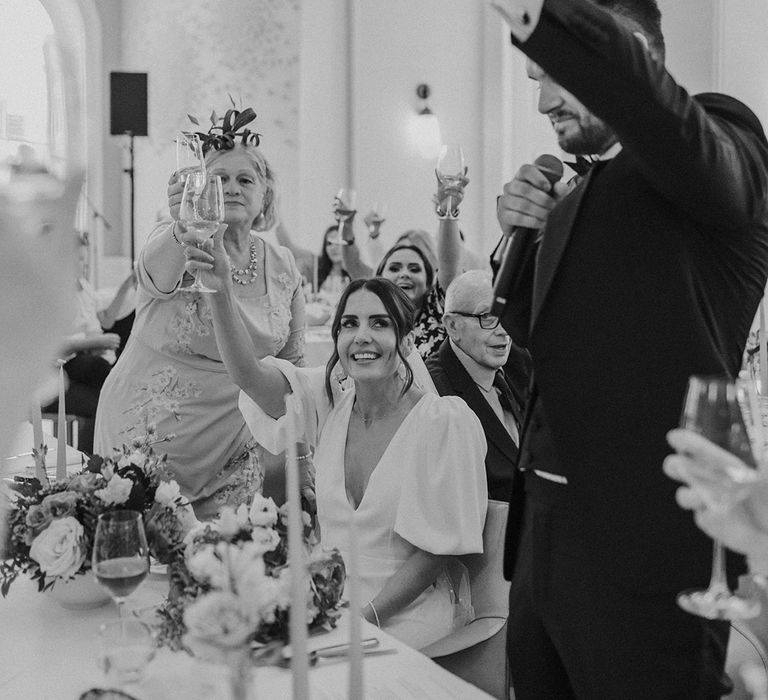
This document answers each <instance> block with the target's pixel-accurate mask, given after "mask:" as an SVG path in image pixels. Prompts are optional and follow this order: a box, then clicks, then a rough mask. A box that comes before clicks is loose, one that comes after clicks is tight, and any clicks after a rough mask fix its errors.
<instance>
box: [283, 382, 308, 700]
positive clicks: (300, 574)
mask: <svg viewBox="0 0 768 700" xmlns="http://www.w3.org/2000/svg"><path fill="white" fill-rule="evenodd" d="M297 413H298V411H297V404H296V400H295V399H294V397H293V394H288V395H287V396H286V397H285V420H286V432H287V435H288V450H287V452H288V454H287V459H286V462H285V482H286V483H285V490H286V498H287V501H288V561H289V569H290V573H291V616H290V632H291V675H292V683H293V698H294V700H307V699H308V698H309V657H308V656H307V592H308V591H309V583H308V581H307V566H306V560H305V555H304V541H303V537H302V533H303V531H304V525H303V523H302V517H301V494H300V493H299V461H298V459H297V457H298V455H297V452H296V443H297V442H298V435H299V432H298V428H297V422H296V421H297Z"/></svg>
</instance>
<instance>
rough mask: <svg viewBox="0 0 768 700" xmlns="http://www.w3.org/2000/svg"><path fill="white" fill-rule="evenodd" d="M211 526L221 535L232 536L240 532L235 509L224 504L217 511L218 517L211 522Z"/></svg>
mask: <svg viewBox="0 0 768 700" xmlns="http://www.w3.org/2000/svg"><path fill="white" fill-rule="evenodd" d="M211 527H213V528H214V529H216V530H218V531H219V532H220V533H221V535H222V537H225V538H230V537H234V536H235V535H236V534H237V533H238V532H240V529H241V526H240V522H239V521H238V519H237V513H235V509H234V508H232V507H230V506H224V507H223V508H222V509H221V513H219V517H218V518H217V519H216V520H214V521H213V522H212V523H211Z"/></svg>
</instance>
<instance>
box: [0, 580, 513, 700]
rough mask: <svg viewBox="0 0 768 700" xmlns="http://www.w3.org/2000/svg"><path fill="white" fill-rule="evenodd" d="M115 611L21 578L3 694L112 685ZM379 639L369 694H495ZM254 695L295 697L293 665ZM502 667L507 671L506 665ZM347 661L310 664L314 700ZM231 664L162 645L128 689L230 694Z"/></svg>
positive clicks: (2, 628) (153, 596)
mask: <svg viewBox="0 0 768 700" xmlns="http://www.w3.org/2000/svg"><path fill="white" fill-rule="evenodd" d="M166 590H167V583H166V582H165V581H162V580H156V579H151V578H150V579H148V580H147V581H145V582H144V584H142V586H140V587H139V589H138V590H137V591H136V593H135V594H134V595H133V596H131V598H130V599H129V600H128V601H127V603H126V605H127V607H128V608H134V609H137V608H142V607H145V606H147V605H153V604H156V603H159V602H160V600H161V599H162V597H163V595H164V593H165V591H166ZM116 615H117V613H116V609H115V606H114V605H112V604H111V603H110V604H109V605H107V606H105V607H103V608H98V609H96V610H87V611H81V612H74V611H70V610H65V609H63V608H61V607H60V606H59V605H58V603H56V602H55V601H54V600H52V599H51V598H49V596H48V595H46V594H42V593H38V592H37V589H36V586H34V585H33V584H32V582H31V581H29V580H27V579H24V580H17V581H16V582H15V583H14V584H13V586H12V587H11V591H10V593H9V595H8V597H7V598H5V599H2V598H0V698H2V699H8V700H11V699H14V700H15V699H16V698H31V699H34V700H77V698H78V697H79V695H80V694H81V693H82V692H83V691H85V690H87V689H89V688H92V687H101V688H104V687H114V684H107V683H106V682H105V679H104V676H103V674H102V673H101V671H100V670H99V669H98V668H97V664H96V659H97V654H98V638H97V636H98V629H99V626H100V625H101V624H102V623H103V622H105V621H108V620H112V619H115V617H116ZM345 627H346V625H345V622H344V620H343V619H342V621H341V622H340V625H339V627H338V628H337V629H336V630H334V631H333V632H331V633H329V634H326V635H322V636H319V637H313V638H311V639H310V648H314V647H319V646H326V645H328V644H336V643H339V642H343V641H346V639H347V631H346V629H345ZM373 636H375V637H378V638H379V639H380V640H381V647H382V648H392V649H395V650H396V651H395V653H391V654H383V655H380V656H367V657H365V661H364V664H365V665H364V683H365V697H366V698H368V699H372V700H384V699H385V698H386V699H387V700H389V699H390V698H403V699H407V698H414V699H415V698H419V699H423V698H436V699H437V698H439V699H441V700H443V699H446V700H450V699H451V698H456V700H459V699H460V700H483V699H487V698H489V697H490V696H489V695H487V694H486V693H484V692H483V691H481V690H479V689H477V688H476V687H474V686H472V685H470V684H468V683H466V682H464V681H463V680H461V679H460V678H457V677H456V676H454V675H452V674H450V673H448V672H447V671H445V670H444V669H442V668H440V667H439V666H438V665H437V664H435V663H434V662H432V661H431V660H430V659H428V658H427V657H425V656H423V655H422V654H420V653H419V652H417V651H414V650H413V649H410V648H409V647H407V646H405V645H404V644H402V643H400V642H398V641H397V640H395V639H393V638H392V637H390V636H389V635H387V634H384V633H383V632H381V630H378V629H376V628H375V627H374V626H373V625H369V624H368V623H364V628H363V637H373ZM254 672H255V676H256V677H255V684H254V685H255V693H256V694H255V696H254V700H255V698H259V700H266V699H267V698H270V699H271V698H279V699H282V698H290V697H291V676H290V671H289V670H287V669H280V668H274V667H269V668H265V667H259V668H256V669H255V671H254ZM500 672H503V670H500ZM347 675H348V665H347V663H346V661H344V660H341V661H339V660H333V661H323V662H321V663H320V664H318V665H317V666H316V667H314V668H311V669H310V695H311V698H312V700H336V699H339V700H341V699H346V697H347ZM225 681H226V675H225V669H224V668H223V667H220V666H214V665H211V664H206V663H202V662H200V661H199V660H197V659H193V658H190V657H189V656H187V655H186V654H181V653H178V654H174V653H171V652H170V651H168V650H167V649H162V650H160V651H158V653H157V655H156V657H155V659H154V661H152V662H151V664H150V666H149V669H148V673H147V676H146V678H145V679H144V680H143V681H142V682H141V683H139V684H133V685H125V686H123V688H124V690H125V691H126V692H128V693H130V694H131V695H133V696H134V697H136V698H138V699H139V700H166V699H167V700H173V699H174V698H183V699H184V700H218V699H222V700H223V699H224V698H226V697H227V694H226V690H225V689H224V688H226V687H227V686H226V682H225Z"/></svg>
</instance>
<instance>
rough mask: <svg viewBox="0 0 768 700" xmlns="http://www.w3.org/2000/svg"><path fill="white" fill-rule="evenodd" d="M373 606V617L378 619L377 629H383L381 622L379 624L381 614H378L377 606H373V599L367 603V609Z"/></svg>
mask: <svg viewBox="0 0 768 700" xmlns="http://www.w3.org/2000/svg"><path fill="white" fill-rule="evenodd" d="M369 605H370V606H371V610H372V611H373V617H374V618H375V619H376V627H378V628H379V629H381V622H379V613H377V612H376V606H375V605H374V604H373V599H371V600H369V601H368V602H367V603H366V607H368V606H369Z"/></svg>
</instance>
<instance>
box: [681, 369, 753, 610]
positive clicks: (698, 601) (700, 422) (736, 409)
mask: <svg viewBox="0 0 768 700" xmlns="http://www.w3.org/2000/svg"><path fill="white" fill-rule="evenodd" d="M744 391H745V387H744V385H743V383H739V382H736V381H734V380H732V379H730V378H728V377H725V376H697V375H694V376H692V377H691V378H690V379H689V380H688V390H687V393H686V397H685V403H684V405H683V415H682V418H681V421H680V427H682V428H686V429H687V430H692V431H693V432H695V433H698V434H700V435H702V436H704V437H705V438H707V439H709V440H711V441H712V442H714V443H715V444H716V445H718V446H719V447H722V448H723V449H724V450H727V451H728V452H730V453H731V454H733V455H735V456H736V457H738V461H736V460H734V462H733V463H729V464H727V465H725V464H724V465H717V466H713V465H701V466H695V467H693V468H692V469H691V470H689V471H688V480H689V481H690V483H691V486H692V487H693V488H694V489H695V490H696V491H697V492H698V493H699V495H700V496H701V497H702V499H703V500H704V501H705V503H706V504H707V507H709V508H713V509H718V510H727V509H728V508H730V507H732V506H733V505H735V504H736V503H738V502H739V501H740V500H742V499H744V498H745V497H746V496H747V494H748V493H749V488H750V485H751V484H753V483H754V482H755V481H756V480H757V479H758V478H759V475H758V472H757V463H756V460H755V456H754V453H753V450H752V445H751V444H750V436H749V434H748V432H747V426H746V423H745V421H744V415H743V413H742V405H744V403H745V396H744V394H743V392H744ZM677 603H678V605H679V606H680V607H681V608H682V609H683V610H685V611H687V612H689V613H691V614H693V615H698V616H700V617H706V618H708V619H710V620H739V619H748V618H751V617H755V616H756V615H757V614H758V613H759V612H760V603H759V602H758V601H756V600H750V599H747V598H742V597H741V596H738V595H736V594H735V593H733V592H732V591H731V589H730V587H729V586H728V581H727V578H726V567H725V548H724V547H723V545H722V544H721V543H720V542H718V541H715V542H714V545H713V553H712V575H711V578H710V581H709V586H708V587H707V588H706V589H689V590H685V591H683V592H682V593H679V594H678V596H677Z"/></svg>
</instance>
